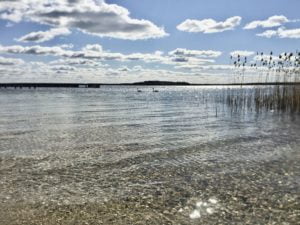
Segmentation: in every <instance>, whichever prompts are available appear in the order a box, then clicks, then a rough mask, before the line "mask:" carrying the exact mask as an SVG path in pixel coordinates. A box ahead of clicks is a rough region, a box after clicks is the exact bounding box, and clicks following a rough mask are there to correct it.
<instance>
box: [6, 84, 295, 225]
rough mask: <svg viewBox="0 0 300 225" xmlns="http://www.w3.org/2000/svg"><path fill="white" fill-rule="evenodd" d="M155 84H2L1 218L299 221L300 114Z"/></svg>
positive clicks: (211, 90)
mask: <svg viewBox="0 0 300 225" xmlns="http://www.w3.org/2000/svg"><path fill="white" fill-rule="evenodd" d="M155 88H156V89H157V90H159V92H158V93H154V92H152V87H140V89H141V90H142V92H141V93H138V92H137V90H136V88H135V87H126V86H123V87H118V86H111V87H110V86H106V87H101V89H36V90H33V89H32V90H28V89H22V90H20V89H17V90H12V89H11V90H7V89H6V90H4V89H1V90H0V204H1V207H2V208H4V209H5V210H3V213H2V214H1V213H0V221H3V222H5V223H6V224H27V223H26V221H31V223H32V224H60V223H58V222H57V221H62V222H61V224H77V223H78V224H83V222H86V221H87V224H298V222H299V221H300V205H299V202H300V199H299V194H300V170H299V155H300V154H299V153H300V147H299V146H300V135H299V134H300V120H299V119H300V117H299V115H284V114H281V113H276V112H272V111H269V112H260V113H257V112H255V111H254V110H251V109H247V110H242V111H241V112H234V111H232V110H231V109H230V108H228V107H227V106H226V104H225V103H224V102H223V100H222V99H223V98H224V91H225V90H226V89H227V88H216V87H155ZM253 90H254V88H248V89H247V93H248V94H251V93H253ZM12 209H13V210H12ZM129 209H130V210H129ZM53 211H54V212H56V213H53ZM81 213H82V214H81ZM84 213H85V214H84ZM86 214H88V215H89V216H87V217H86ZM42 215H43V216H42ZM66 215H67V216H66ZM76 215H77V217H76ZM78 215H81V216H78ZM18 218H22V221H23V222H24V221H25V222H24V223H23V222H22V221H21V222H20V221H18ZM58 219H60V220H58ZM34 221H36V222H34ZM51 221H52V222H51ZM53 221H56V222H53ZM72 221H73V223H71V222H72ZM95 221H98V223H96V222H95ZM145 221H147V223H146V222H145Z"/></svg>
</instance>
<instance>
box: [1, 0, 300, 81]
mask: <svg viewBox="0 0 300 225" xmlns="http://www.w3.org/2000/svg"><path fill="white" fill-rule="evenodd" d="M299 9H300V1H299V0H264V1H261V0H251V1H250V0H226V1H224V0H209V1H204V0H176V1H175V0H163V1H161V0H106V1H104V0H45V1H41V0H19V1H18V0H10V1H5V0H0V82H99V83H125V82H137V81H144V80H169V81H186V82H191V83H224V82H233V79H235V78H234V76H235V75H234V74H235V73H240V72H239V71H236V70H237V69H236V68H234V67H233V66H232V60H234V59H235V57H237V55H240V56H241V57H247V61H248V62H249V63H252V62H253V63H254V62H256V61H257V60H259V59H258V58H257V57H258V56H257V52H264V55H268V54H270V52H271V51H272V52H273V54H277V55H279V54H282V53H283V52H295V51H297V50H299V49H300V14H299ZM230 56H232V57H233V59H231V57H230ZM247 69H249V71H251V68H246V70H247ZM246 79H248V80H249V81H256V80H255V79H258V78H256V75H255V74H254V73H251V72H248V75H247V76H246Z"/></svg>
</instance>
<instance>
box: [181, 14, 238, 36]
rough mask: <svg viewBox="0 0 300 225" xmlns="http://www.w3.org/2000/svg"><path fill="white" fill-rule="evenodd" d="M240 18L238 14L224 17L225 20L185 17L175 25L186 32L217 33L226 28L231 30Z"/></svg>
mask: <svg viewBox="0 0 300 225" xmlns="http://www.w3.org/2000/svg"><path fill="white" fill-rule="evenodd" d="M241 20H242V18H241V17H240V16H234V17H230V18H228V19H226V20H225V21H221V22H218V21H215V20H213V19H204V20H191V19H187V20H185V21H184V22H182V23H181V24H179V25H178V26H177V29H178V30H180V31H186V32H200V33H205V34H206V33H217V32H223V31H226V30H233V29H234V28H235V27H237V26H238V25H239V24H240V22H241Z"/></svg>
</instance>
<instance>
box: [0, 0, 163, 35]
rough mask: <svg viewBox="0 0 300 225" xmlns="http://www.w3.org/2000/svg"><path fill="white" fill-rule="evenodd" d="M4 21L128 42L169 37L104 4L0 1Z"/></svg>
mask: <svg viewBox="0 0 300 225" xmlns="http://www.w3.org/2000/svg"><path fill="white" fill-rule="evenodd" d="M0 18H1V19H6V20H10V21H13V22H20V21H33V22H36V23H41V24H47V25H50V26H54V27H65V28H77V29H79V30H81V31H82V32H85V33H89V34H93V35H97V36H100V37H112V38H120V39H128V40H138V39H149V38H161V37H165V36H167V35H168V34H167V33H166V32H165V31H164V28H163V27H158V26H156V25H155V24H153V23H152V22H150V21H148V20H144V19H133V18H131V17H130V12H129V11H128V10H127V9H125V8H124V7H121V6H119V5H116V4H107V3H105V2H104V1H101V0H76V1H75V0H45V1H38V0H24V1H14V2H11V1H7V0H4V1H0Z"/></svg>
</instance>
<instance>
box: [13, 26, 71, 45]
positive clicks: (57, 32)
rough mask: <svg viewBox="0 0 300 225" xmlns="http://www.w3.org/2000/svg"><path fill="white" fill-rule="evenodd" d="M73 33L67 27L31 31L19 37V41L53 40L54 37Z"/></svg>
mask: <svg viewBox="0 0 300 225" xmlns="http://www.w3.org/2000/svg"><path fill="white" fill-rule="evenodd" d="M69 34H71V31H70V30H69V29H67V28H63V27H62V28H53V29H50V30H48V31H38V32H31V33H29V34H26V35H25V36H23V37H20V38H19V39H17V41H20V42H37V43H41V42H45V41H49V40H52V39H53V38H55V37H57V36H61V35H69Z"/></svg>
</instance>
